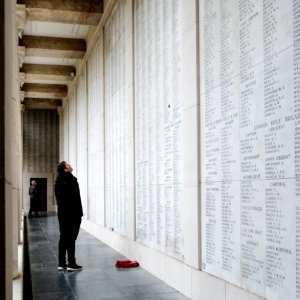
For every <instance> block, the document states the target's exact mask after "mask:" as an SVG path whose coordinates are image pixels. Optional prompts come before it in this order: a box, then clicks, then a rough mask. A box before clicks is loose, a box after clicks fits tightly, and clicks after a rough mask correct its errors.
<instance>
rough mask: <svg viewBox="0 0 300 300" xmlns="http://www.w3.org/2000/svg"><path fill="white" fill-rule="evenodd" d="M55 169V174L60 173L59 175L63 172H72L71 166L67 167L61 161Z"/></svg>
mask: <svg viewBox="0 0 300 300" xmlns="http://www.w3.org/2000/svg"><path fill="white" fill-rule="evenodd" d="M56 169H57V172H58V173H60V174H62V173H64V172H66V173H72V171H73V168H72V167H71V165H69V164H68V163H67V162H66V161H61V162H60V163H59V164H58V165H57V167H56Z"/></svg>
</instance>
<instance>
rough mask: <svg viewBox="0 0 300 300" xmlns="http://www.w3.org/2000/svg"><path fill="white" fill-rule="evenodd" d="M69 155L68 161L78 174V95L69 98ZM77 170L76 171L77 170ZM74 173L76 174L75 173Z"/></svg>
mask: <svg viewBox="0 0 300 300" xmlns="http://www.w3.org/2000/svg"><path fill="white" fill-rule="evenodd" d="M68 107H69V155H68V162H70V164H71V165H72V168H73V169H74V172H75V173H76V174H77V147H74V146H73V145H76V144H77V104H76V97H75V96H74V95H73V97H71V98H70V100H69V106H68ZM75 170H76V171H75ZM75 173H74V174H75Z"/></svg>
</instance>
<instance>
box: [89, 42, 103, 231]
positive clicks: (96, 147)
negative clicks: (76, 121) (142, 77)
mask: <svg viewBox="0 0 300 300" xmlns="http://www.w3.org/2000/svg"><path fill="white" fill-rule="evenodd" d="M102 57H103V43H98V44H97V45H96V47H95V49H94V50H93V52H92V54H91V56H90V57H89V59H88V61H87V79H88V80H87V90H88V93H87V116H88V118H87V135H88V137H87V140H88V141H87V151H88V154H87V159H88V177H87V180H88V182H87V185H88V191H87V198H88V203H89V205H88V216H89V220H91V221H93V222H95V223H97V224H101V225H104V168H103V161H104V120H103V77H102V76H101V73H102V70H103V60H102V59H101V58H102Z"/></svg>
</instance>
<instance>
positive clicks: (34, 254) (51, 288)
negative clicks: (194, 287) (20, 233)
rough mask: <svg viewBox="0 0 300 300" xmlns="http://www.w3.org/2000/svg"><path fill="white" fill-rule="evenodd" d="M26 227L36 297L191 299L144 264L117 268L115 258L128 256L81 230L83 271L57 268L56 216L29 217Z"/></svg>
mask: <svg viewBox="0 0 300 300" xmlns="http://www.w3.org/2000/svg"><path fill="white" fill-rule="evenodd" d="M27 230H28V243H29V256H30V267H31V278H32V279H31V280H32V293H33V299H36V300H48V299H49V300H50V299H51V300H55V299H61V300H62V299H64V300H71V299H77V300H97V299H115V300H140V299H145V300H171V299H172V300H187V299H188V298H187V297H185V296H184V295H182V294H180V293H179V292H177V291H176V290H175V289H173V288H172V287H170V286H168V285H167V284H165V283H164V282H163V281H161V280H159V279H157V278H156V277H154V276H153V275H151V274H150V273H148V272H147V271H145V270H143V269H142V268H141V267H138V268H131V269H117V268H116V267H115V262H116V260H119V259H125V257H123V256H122V255H121V254H120V253H118V252H116V251H115V250H113V249H112V248H110V247H109V246H107V245H106V244H104V243H102V242H101V241H99V240H98V239H96V238H94V237H93V236H92V235H90V234H89V233H87V232H86V231H84V230H82V229H81V230H80V233H79V236H78V240H77V243H76V260H77V263H78V264H80V265H82V266H83V270H82V271H78V272H67V271H58V270H57V266H58V261H57V248H58V239H59V229H58V221H57V217H56V216H53V215H52V216H44V217H41V218H31V219H28V220H27Z"/></svg>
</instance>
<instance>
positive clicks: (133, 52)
mask: <svg viewBox="0 0 300 300" xmlns="http://www.w3.org/2000/svg"><path fill="white" fill-rule="evenodd" d="M134 9H135V1H133V3H132V20H133V21H132V28H131V32H132V113H133V118H132V119H133V120H132V122H133V124H132V143H133V147H132V149H133V153H132V155H133V160H132V163H133V218H134V222H133V228H134V232H133V240H134V241H136V148H135V147H136V145H135V142H136V141H135V137H136V135H135V127H136V118H135V35H134V33H135V13H134Z"/></svg>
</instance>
